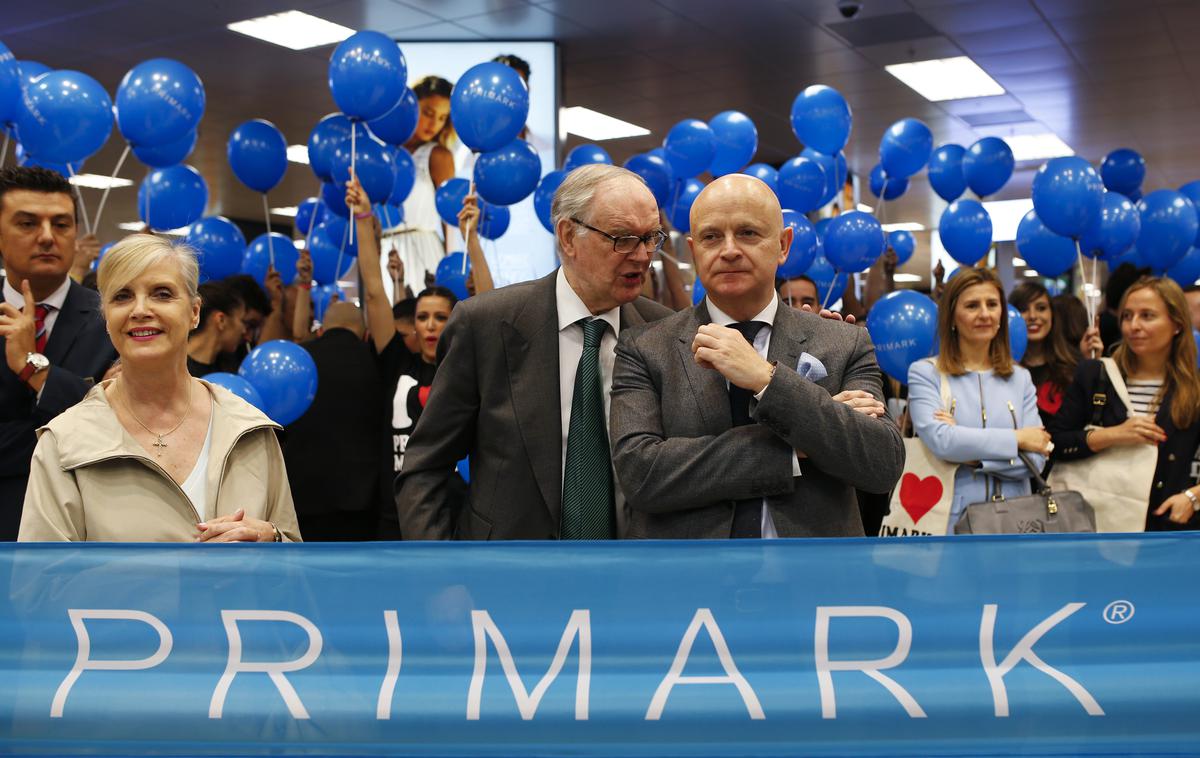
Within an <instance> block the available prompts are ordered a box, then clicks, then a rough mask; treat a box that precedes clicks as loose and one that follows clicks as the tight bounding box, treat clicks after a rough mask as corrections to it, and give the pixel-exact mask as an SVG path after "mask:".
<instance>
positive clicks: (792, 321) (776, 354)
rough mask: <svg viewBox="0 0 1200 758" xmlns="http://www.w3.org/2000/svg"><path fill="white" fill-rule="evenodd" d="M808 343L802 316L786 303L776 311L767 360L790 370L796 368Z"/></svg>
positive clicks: (780, 305) (781, 304)
mask: <svg viewBox="0 0 1200 758" xmlns="http://www.w3.org/2000/svg"><path fill="white" fill-rule="evenodd" d="M807 341H808V335H807V334H806V333H805V329H804V325H803V323H802V322H801V319H800V315H799V314H798V313H796V312H795V311H794V310H792V308H791V307H790V306H788V305H786V304H784V303H780V304H779V309H778V310H776V311H775V323H773V324H771V345H770V347H768V348H767V360H771V361H777V362H778V363H779V364H780V365H783V366H787V367H788V368H792V369H794V368H796V365H797V364H798V363H799V362H800V354H801V353H803V352H804V349H803V347H802V345H803V344H804V343H805V342H807Z"/></svg>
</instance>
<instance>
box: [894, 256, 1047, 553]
mask: <svg viewBox="0 0 1200 758" xmlns="http://www.w3.org/2000/svg"><path fill="white" fill-rule="evenodd" d="M938 337H939V344H940V345H941V353H940V354H939V355H938V356H937V358H936V359H934V360H932V361H930V360H923V361H917V362H916V363H914V364H913V365H912V366H911V367H910V368H909V370H908V407H909V413H910V415H911V417H912V422H913V429H915V430H916V433H917V436H918V437H920V438H921V441H922V442H923V443H925V446H926V447H927V448H929V451H930V452H931V453H933V455H935V456H936V457H938V458H940V459H942V460H944V461H948V462H952V463H958V464H960V465H959V467H958V469H957V472H956V473H955V476H954V498H953V501H952V506H951V511H950V521H949V524H948V527H947V530H946V533H947V534H953V533H954V525H955V524H956V523H957V522H958V519H959V517H960V516H962V513H963V511H964V510H965V509H966V507H967V506H968V505H970V504H971V503H980V502H984V501H986V500H988V499H990V498H991V497H992V495H993V493H994V492H995V491H996V489H997V488H999V491H1000V493H1001V494H1002V495H1003V496H1004V497H1006V498H1009V497H1019V496H1021V495H1028V494H1029V493H1030V488H1029V470H1028V469H1027V468H1026V467H1025V464H1023V463H1022V462H1021V460H1020V458H1018V457H1017V453H1018V451H1024V452H1028V453H1030V459H1031V460H1032V462H1033V465H1034V466H1036V467H1037V468H1038V469H1039V470H1040V469H1041V467H1042V465H1043V464H1044V462H1045V456H1046V455H1047V454H1048V453H1049V448H1050V435H1049V434H1047V433H1046V430H1045V429H1043V428H1042V420H1041V418H1040V417H1039V415H1038V408H1037V391H1036V390H1035V389H1034V386H1033V380H1032V379H1031V378H1030V376H1029V372H1028V371H1027V370H1025V369H1024V368H1022V367H1021V366H1019V365H1016V364H1015V363H1014V362H1013V359H1012V353H1011V351H1010V349H1009V345H1008V311H1007V308H1006V307H1005V302H1004V292H1003V289H1002V287H1001V284H1000V280H999V279H998V278H997V277H996V275H995V273H993V272H992V271H991V270H989V269H982V268H974V269H967V270H965V271H963V272H961V273H959V274H957V275H956V276H955V277H954V278H953V279H951V280H950V283H949V284H948V285H947V287H946V291H945V292H944V293H943V295H942V301H941V303H940V304H939V306H938ZM943 375H944V376H945V377H946V379H947V380H948V383H949V390H950V400H949V407H947V404H946V403H944V402H943V397H942V388H941V384H942V381H941V380H942V376H943Z"/></svg>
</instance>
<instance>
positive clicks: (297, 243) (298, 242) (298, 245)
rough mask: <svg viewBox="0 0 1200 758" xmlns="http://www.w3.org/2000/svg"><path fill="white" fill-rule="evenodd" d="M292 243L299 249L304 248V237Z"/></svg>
mask: <svg viewBox="0 0 1200 758" xmlns="http://www.w3.org/2000/svg"><path fill="white" fill-rule="evenodd" d="M292 244H293V245H295V246H296V249H297V250H303V249H304V240H303V239H298V240H292Z"/></svg>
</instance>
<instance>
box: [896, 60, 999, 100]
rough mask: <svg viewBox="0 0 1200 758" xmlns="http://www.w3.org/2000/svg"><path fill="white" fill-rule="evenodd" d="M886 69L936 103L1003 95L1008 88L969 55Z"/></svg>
mask: <svg viewBox="0 0 1200 758" xmlns="http://www.w3.org/2000/svg"><path fill="white" fill-rule="evenodd" d="M884 69H885V70H886V71H887V72H888V73H889V74H891V75H892V76H894V77H896V78H897V79H899V80H900V81H902V82H904V83H905V84H907V85H908V86H909V87H912V88H913V89H915V90H916V91H917V93H918V94H919V95H921V97H924V98H925V99H926V100H932V101H933V102H935V103H937V102H941V101H943V100H961V99H963V98H967V97H988V96H990V95H1003V94H1004V88H1003V87H1001V86H1000V85H999V84H998V83H997V82H996V80H995V79H993V78H992V77H990V76H988V75H987V72H985V71H984V70H983V69H981V68H980V67H979V66H978V65H977V64H976V63H975V61H973V60H971V59H970V58H968V57H967V56H965V55H960V56H958V57H957V58H939V59H937V60H930V61H917V62H915V63H897V64H895V65H892V66H884Z"/></svg>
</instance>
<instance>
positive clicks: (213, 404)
mask: <svg viewBox="0 0 1200 758" xmlns="http://www.w3.org/2000/svg"><path fill="white" fill-rule="evenodd" d="M97 279H98V283H99V287H100V300H101V307H102V308H103V311H104V317H105V321H106V322H107V325H108V332H109V336H110V337H111V338H112V341H113V345H114V347H116V349H117V352H118V353H119V354H120V356H121V370H120V372H119V374H118V375H117V376H116V377H115V378H112V379H108V380H106V381H104V382H102V383H100V384H98V385H96V386H95V387H93V388H92V390H91V391H90V392H89V393H88V394H87V396H85V397H84V399H83V400H82V401H80V403H79V404H78V405H76V406H74V407H73V408H71V409H70V410H68V411H66V412H65V413H63V414H61V415H59V416H58V417H57V418H55V419H54V420H53V421H52V422H50V423H49V424H48V425H46V426H44V427H42V428H41V429H39V430H38V444H37V448H36V449H35V450H34V454H33V461H32V466H31V471H30V477H29V488H28V489H27V490H26V493H25V506H24V512H23V514H22V517H21V531H20V536H19V539H20V540H22V541H85V540H86V541H107V542H191V541H196V542H272V541H274V542H282V541H298V540H299V539H300V533H299V529H298V527H297V525H296V513H295V509H294V507H293V505H292V495H291V491H290V489H289V488H288V481H287V472H286V470H285V469H284V464H283V456H282V454H281V453H280V450H279V443H278V442H277V441H276V439H275V430H276V429H278V428H279V427H278V425H277V424H274V423H273V422H271V420H270V419H268V418H267V417H266V416H264V415H263V414H262V413H260V412H259V411H258V410H256V409H255V408H254V407H253V406H251V405H250V404H248V403H246V402H245V401H243V400H242V399H241V398H239V397H236V396H235V395H234V394H233V393H231V392H229V391H228V390H225V389H224V388H222V387H218V386H214V385H212V384H209V383H207V382H205V381H202V380H200V379H194V378H192V377H191V376H189V375H188V371H187V337H188V332H189V331H190V330H191V329H192V328H194V327H195V325H196V322H197V320H198V319H199V314H200V299H199V297H198V296H197V291H196V288H197V279H198V267H197V264H196V257H195V254H194V253H193V252H192V251H191V250H189V249H188V248H186V247H183V246H179V245H174V244H172V243H170V242H168V241H166V240H164V239H161V238H158V237H154V236H151V235H146V234H136V235H132V236H130V237H126V238H125V239H124V240H122V241H121V242H119V243H118V244H117V245H116V246H115V247H113V249H112V250H110V251H109V252H108V254H107V255H106V256H105V257H104V259H103V261H102V262H101V264H100V268H99V271H98V275H97ZM50 370H52V371H53V368H51V369H50Z"/></svg>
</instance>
